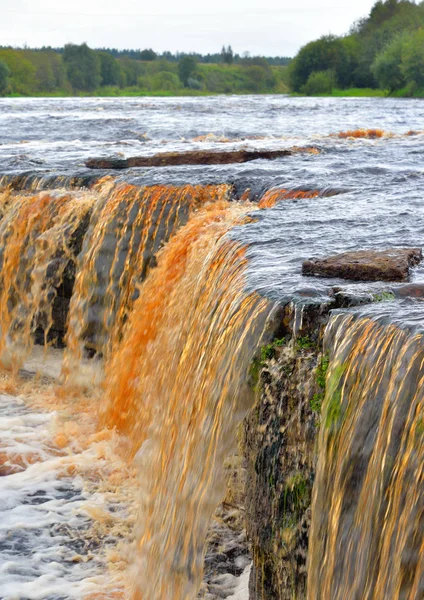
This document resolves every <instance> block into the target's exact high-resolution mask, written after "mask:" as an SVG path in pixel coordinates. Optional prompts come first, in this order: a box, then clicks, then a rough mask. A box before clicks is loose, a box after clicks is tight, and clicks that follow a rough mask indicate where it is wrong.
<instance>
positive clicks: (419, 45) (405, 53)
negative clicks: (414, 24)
mask: <svg viewBox="0 0 424 600" xmlns="http://www.w3.org/2000/svg"><path fill="white" fill-rule="evenodd" d="M401 71H402V73H403V75H404V76H405V79H406V81H407V83H410V84H412V85H413V86H415V87H419V88H424V29H418V30H417V31H415V32H414V33H412V34H410V35H409V36H408V38H407V39H406V40H405V41H404V44H403V46H402V65H401Z"/></svg>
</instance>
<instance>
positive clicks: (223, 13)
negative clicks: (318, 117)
mask: <svg viewBox="0 0 424 600" xmlns="http://www.w3.org/2000/svg"><path fill="white" fill-rule="evenodd" d="M374 2H375V0H354V1H352V0H290V1H289V0H232V2H231V1H229V0H213V2H211V3H208V4H206V3H205V2H200V1H199V0H156V1H155V2H147V1H146V0H72V2H70V1H67V0H0V45H12V46H22V45H24V44H27V45H28V46H43V45H50V46H63V45H64V44H66V43H67V42H74V43H82V42H87V43H88V45H89V46H91V47H104V46H109V47H116V48H146V47H147V48H149V47H151V48H153V49H154V50H156V51H159V52H162V51H164V50H171V51H172V52H175V51H176V50H180V51H184V52H189V51H198V52H202V53H208V52H216V51H219V50H220V49H221V47H222V45H223V44H226V45H227V44H231V45H232V47H233V50H234V51H235V52H239V53H240V54H241V53H243V52H245V51H247V52H250V53H251V54H264V55H270V56H271V55H273V56H275V55H279V56H293V55H294V54H295V53H296V52H297V50H298V49H299V48H300V46H302V45H303V44H305V43H306V42H308V41H311V40H313V39H316V38H317V37H319V36H321V35H324V34H328V33H335V34H342V33H346V32H347V31H348V30H349V27H350V25H351V24H352V23H353V22H354V21H356V20H357V19H358V18H360V17H363V16H366V15H368V14H369V11H370V9H371V7H372V5H373V4H374Z"/></svg>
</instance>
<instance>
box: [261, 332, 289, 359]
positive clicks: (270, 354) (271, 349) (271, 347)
mask: <svg viewBox="0 0 424 600" xmlns="http://www.w3.org/2000/svg"><path fill="white" fill-rule="evenodd" d="M286 343H287V339H286V338H285V337H283V338H281V339H277V340H274V341H273V342H271V344H267V345H266V346H262V348H261V361H262V362H265V361H266V360H270V359H271V358H274V357H275V350H276V348H280V347H281V346H284V345H285V344H286Z"/></svg>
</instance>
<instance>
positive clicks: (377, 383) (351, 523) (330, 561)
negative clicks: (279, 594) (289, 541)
mask: <svg viewBox="0 0 424 600" xmlns="http://www.w3.org/2000/svg"><path fill="white" fill-rule="evenodd" d="M325 348H326V350H327V352H329V356H330V368H329V371H328V373H327V383H326V397H325V401H324V405H323V415H322V424H321V431H320V434H319V447H318V466H317V474H316V480H315V484H314V493H313V502H312V525H311V536H310V542H309V544H310V545H309V574H308V598H309V600H315V599H318V598H325V599H328V600H344V599H345V598H349V599H351V600H363V599H365V598H366V599H369V600H371V599H372V600H380V599H382V598H390V599H393V600H394V599H400V598H404V599H410V600H412V599H414V600H415V599H417V598H420V597H422V594H423V592H424V581H423V572H424V570H423V566H424V565H423V551H422V550H423V548H422V543H423V510H422V491H423V475H424V471H423V465H424V444H423V441H424V439H423V436H424V428H423V423H424V412H423V409H424V388H423V383H424V346H423V337H422V335H421V334H412V333H410V332H409V331H403V330H402V329H400V328H398V327H395V326H394V325H382V324H380V323H378V322H376V321H374V320H371V319H369V318H354V317H353V316H352V315H337V316H335V317H333V319H332V321H331V322H330V324H329V326H328V328H327V333H326V340H325Z"/></svg>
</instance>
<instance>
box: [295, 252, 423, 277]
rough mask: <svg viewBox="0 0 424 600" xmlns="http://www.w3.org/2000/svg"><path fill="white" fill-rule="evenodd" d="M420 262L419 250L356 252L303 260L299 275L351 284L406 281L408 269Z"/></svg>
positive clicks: (420, 253) (408, 273)
mask: <svg viewBox="0 0 424 600" xmlns="http://www.w3.org/2000/svg"><path fill="white" fill-rule="evenodd" d="M422 258H423V255H422V250H421V248H390V249H387V250H359V251H356V252H345V253H343V254H335V255H333V256H328V257H326V258H310V259H308V260H305V261H304V263H303V265H302V274H303V275H309V276H315V277H334V278H336V277H337V278H341V279H350V280H354V281H407V280H408V277H409V275H410V270H411V267H413V266H416V265H417V264H418V263H420V262H421V260H422Z"/></svg>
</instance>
